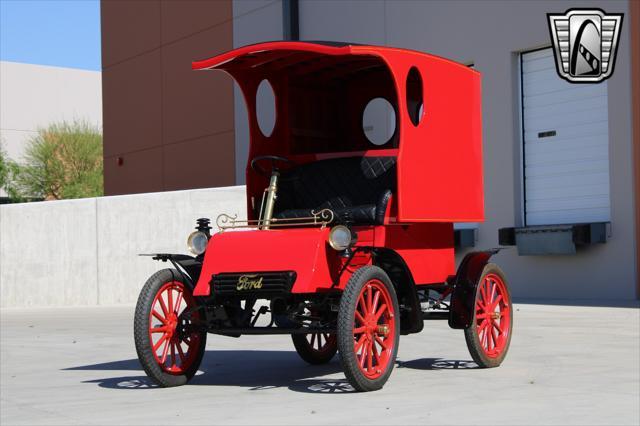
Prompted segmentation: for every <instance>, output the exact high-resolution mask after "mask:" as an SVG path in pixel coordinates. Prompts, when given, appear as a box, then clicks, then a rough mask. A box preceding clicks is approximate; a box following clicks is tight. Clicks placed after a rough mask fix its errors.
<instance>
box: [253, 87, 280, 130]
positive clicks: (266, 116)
mask: <svg viewBox="0 0 640 426" xmlns="http://www.w3.org/2000/svg"><path fill="white" fill-rule="evenodd" d="M256 116H257V119H258V127H260V131H261V132H262V134H263V135H264V136H266V137H269V136H271V133H272V132H273V128H274V127H275V125H276V96H275V94H274V93H273V87H271V83H269V81H268V80H266V79H265V80H262V81H261V82H260V85H258V90H257V92H256Z"/></svg>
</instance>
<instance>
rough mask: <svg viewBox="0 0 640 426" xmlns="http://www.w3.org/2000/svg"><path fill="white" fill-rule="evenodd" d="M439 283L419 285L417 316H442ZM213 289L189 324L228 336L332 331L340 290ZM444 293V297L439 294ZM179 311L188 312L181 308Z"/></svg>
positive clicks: (404, 311)
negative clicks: (197, 316)
mask: <svg viewBox="0 0 640 426" xmlns="http://www.w3.org/2000/svg"><path fill="white" fill-rule="evenodd" d="M447 288H448V287H447V286H445V285H443V286H421V287H419V288H418V291H417V293H418V297H419V300H420V306H421V315H420V318H421V320H446V319H448V317H449V303H448V297H447V296H446V294H447V293H446V289H447ZM239 293H240V292H231V291H220V290H218V291H216V292H214V295H213V296H211V297H208V298H206V299H203V300H200V302H201V304H200V306H199V307H198V308H197V309H198V311H199V313H200V318H201V319H200V321H196V322H193V326H197V327H199V328H204V329H205V330H206V331H207V332H208V333H213V334H219V335H224V336H230V337H239V336H241V335H243V334H247V335H261V334H312V333H335V332H336V328H337V326H336V323H337V318H338V310H339V306H340V296H341V294H342V293H341V292H340V291H333V292H327V293H322V294H318V293H312V294H292V293H290V292H288V291H287V292H281V293H279V294H276V293H274V292H273V291H271V292H270V291H253V292H243V293H240V294H239ZM443 295H444V297H443ZM410 310H411V308H410V307H408V306H406V305H403V304H401V305H400V313H401V316H409V315H410V313H411V312H410ZM183 315H191V313H190V312H184V313H183Z"/></svg>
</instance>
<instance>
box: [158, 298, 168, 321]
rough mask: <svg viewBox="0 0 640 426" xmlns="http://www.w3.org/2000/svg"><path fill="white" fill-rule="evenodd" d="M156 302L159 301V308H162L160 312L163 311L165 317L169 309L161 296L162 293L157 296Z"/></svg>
mask: <svg viewBox="0 0 640 426" xmlns="http://www.w3.org/2000/svg"><path fill="white" fill-rule="evenodd" d="M158 302H160V308H161V309H162V313H164V316H165V318H166V317H167V315H169V310H168V309H167V305H166V304H165V303H164V299H163V298H162V294H160V295H159V296H158Z"/></svg>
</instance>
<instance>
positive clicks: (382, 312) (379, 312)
mask: <svg viewBox="0 0 640 426" xmlns="http://www.w3.org/2000/svg"><path fill="white" fill-rule="evenodd" d="M386 310H387V305H386V304H383V305H382V306H380V309H379V310H378V312H376V316H375V317H374V319H375V321H376V322H378V321H379V320H380V317H381V316H382V314H384V312H385V311H386Z"/></svg>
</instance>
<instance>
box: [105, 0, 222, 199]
mask: <svg viewBox="0 0 640 426" xmlns="http://www.w3.org/2000/svg"><path fill="white" fill-rule="evenodd" d="M101 17H102V18H101V19H102V70H103V93H104V110H103V117H104V159H105V194H106V195H115V194H128V193H139V192H153V191H166V190H176V189H189V188H203V187H217V186H229V185H233V184H234V183H235V158H234V157H235V150H234V114H233V83H232V81H231V79H230V78H228V77H227V76H225V75H223V74H220V73H202V72H194V71H192V70H191V61H192V60H195V59H201V58H205V57H209V56H213V55H216V54H218V53H221V52H224V51H226V50H230V49H231V48H233V25H232V3H231V0H219V1H211V2H209V1H197V0H194V1H179V2H178V1H159V0H137V1H126V2H124V1H117V0H115V1H112V0H103V1H102V3H101Z"/></svg>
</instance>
